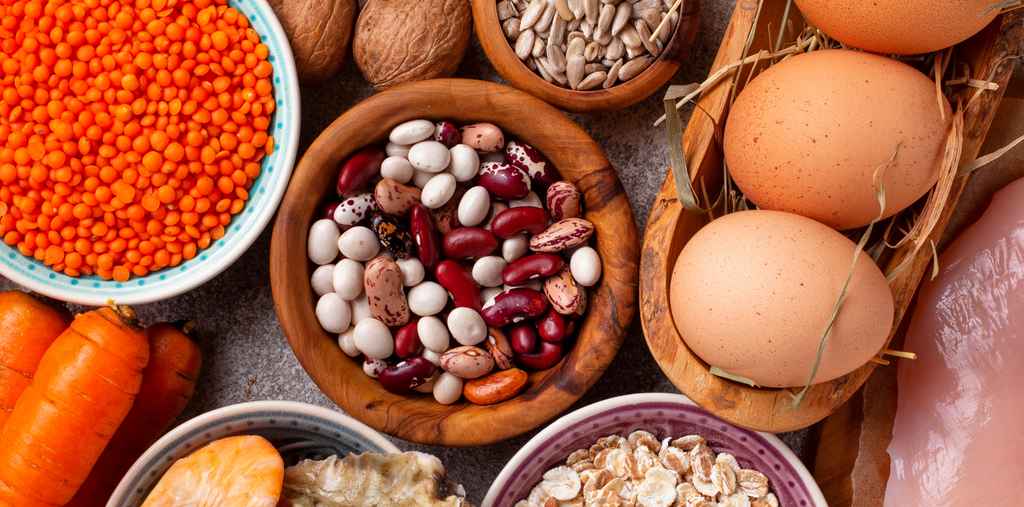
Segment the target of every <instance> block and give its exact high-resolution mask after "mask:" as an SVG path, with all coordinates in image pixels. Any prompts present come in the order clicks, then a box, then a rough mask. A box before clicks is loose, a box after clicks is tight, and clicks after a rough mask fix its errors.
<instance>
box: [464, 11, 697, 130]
mask: <svg viewBox="0 0 1024 507" xmlns="http://www.w3.org/2000/svg"><path fill="white" fill-rule="evenodd" d="M622 1H624V2H625V1H627V0H622ZM677 11H678V12H679V21H678V22H677V23H676V26H675V27H674V28H673V27H670V26H666V27H665V28H663V30H670V29H674V30H675V31H674V32H673V33H672V36H671V37H670V38H669V42H668V44H667V45H666V46H665V49H664V50H663V51H662V52H661V55H659V56H658V58H657V60H655V61H654V63H652V64H651V66H650V67H648V68H647V69H646V70H644V71H643V72H641V73H640V74H639V75H638V76H636V77H635V78H633V79H631V80H629V81H626V82H624V83H623V82H620V83H619V84H617V85H615V86H612V87H611V88H608V89H603V88H601V89H597V90H589V91H573V90H570V89H569V88H562V87H560V86H557V85H553V84H551V83H549V82H547V81H545V80H544V78H542V77H541V76H540V75H539V74H537V73H536V72H534V71H532V70H530V69H529V68H527V67H526V64H524V63H523V62H522V60H520V59H519V57H517V56H516V53H515V50H514V49H513V48H512V46H511V45H510V44H509V41H508V39H506V38H505V33H504V32H503V31H502V28H501V22H500V21H498V9H497V2H496V1H495V0H479V1H475V2H473V25H474V27H475V29H476V35H477V38H478V39H480V45H481V46H482V47H483V49H484V53H486V54H487V59H489V60H490V61H491V65H493V66H494V68H495V69H497V71H498V73H500V74H501V76H502V77H503V78H505V80H506V81H508V83H509V84H510V85H512V86H514V87H516V88H518V89H520V90H522V91H524V92H527V93H529V94H531V95H533V96H535V97H539V98H540V99H541V100H543V101H545V102H547V103H549V104H551V105H553V106H555V107H557V108H559V109H564V110H566V111H571V112H574V113H592V114H593V113H605V112H608V111H615V110H617V109H622V108H624V107H629V106H631V105H633V104H636V103H637V102H640V101H641V100H643V99H645V98H647V96H648V95H650V94H652V93H654V91H655V90H657V89H659V88H661V87H662V85H664V84H665V83H667V82H668V80H669V79H671V78H672V76H673V75H675V73H676V70H678V69H679V65H681V64H682V62H683V59H685V58H686V56H687V55H688V54H689V53H690V46H691V45H692V44H693V39H694V37H696V35H697V25H698V22H699V21H700V0H683V1H682V3H681V4H680V6H679V7H678V9H677ZM556 15H557V14H556Z"/></svg>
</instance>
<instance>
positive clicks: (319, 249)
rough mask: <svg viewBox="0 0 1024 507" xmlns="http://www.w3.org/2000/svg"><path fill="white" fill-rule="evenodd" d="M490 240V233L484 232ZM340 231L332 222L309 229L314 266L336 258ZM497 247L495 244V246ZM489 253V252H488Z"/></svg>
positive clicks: (314, 225) (309, 245) (321, 221)
mask: <svg viewBox="0 0 1024 507" xmlns="http://www.w3.org/2000/svg"><path fill="white" fill-rule="evenodd" d="M484 232H485V233H487V235H488V236H491V237H492V238H493V237H494V236H492V235H491V233H489V232H487V231H484ZM340 237H341V231H339V230H338V226H337V225H335V223H334V220H327V219H323V220H317V221H316V222H313V226H312V227H310V228H309V238H308V239H307V241H306V253H307V254H309V260H311V261H313V263H314V264H320V265H323V264H330V263H332V262H334V259H335V258H336V257H337V256H338V238H340ZM495 246H497V244H495ZM488 253H490V252H488Z"/></svg>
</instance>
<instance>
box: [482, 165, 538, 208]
mask: <svg viewBox="0 0 1024 507" xmlns="http://www.w3.org/2000/svg"><path fill="white" fill-rule="evenodd" d="M476 184H477V185H480V186H482V187H484V188H486V189H487V192H489V193H490V194H491V197H494V198H496V199H505V200H511V199H522V198H523V197H526V194H529V193H530V177H529V176H527V175H526V172H525V171H523V170H522V169H519V168H516V167H512V166H511V165H509V164H503V163H501V162H484V163H482V164H480V172H479V173H477V175H476Z"/></svg>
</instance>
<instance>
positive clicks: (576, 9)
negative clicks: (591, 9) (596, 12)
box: [566, 0, 584, 20]
mask: <svg viewBox="0 0 1024 507" xmlns="http://www.w3.org/2000/svg"><path fill="white" fill-rule="evenodd" d="M583 1H584V0H566V4H567V5H568V6H569V10H570V11H571V12H572V17H573V19H577V20H578V19H580V18H582V17H583V9H584V7H583Z"/></svg>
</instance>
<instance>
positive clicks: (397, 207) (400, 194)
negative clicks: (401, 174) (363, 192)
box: [373, 178, 423, 217]
mask: <svg viewBox="0 0 1024 507" xmlns="http://www.w3.org/2000/svg"><path fill="white" fill-rule="evenodd" d="M422 194H423V191H422V190H420V189H418V188H416V187H411V186H408V185H403V184H401V183H399V182H398V181H396V180H393V179H391V178H384V179H382V180H380V181H379V182H377V186H376V187H374V189H373V197H374V200H376V202H377V207H378V208H380V210H381V211H383V212H384V213H387V214H389V215H395V216H399V217H406V216H409V212H410V211H412V207H413V206H415V205H417V204H419V203H420V198H421V197H422Z"/></svg>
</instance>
